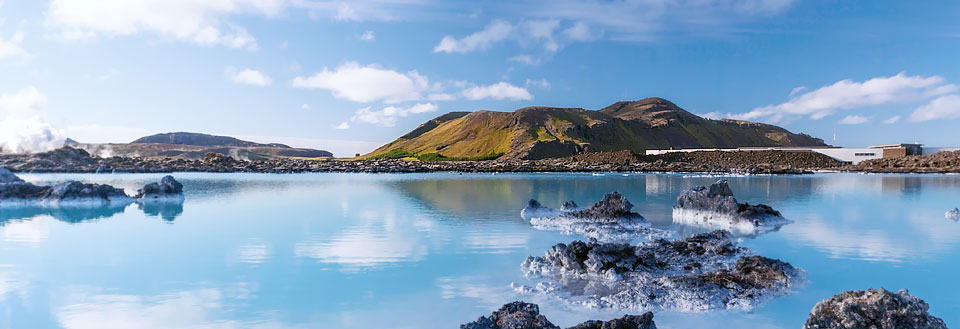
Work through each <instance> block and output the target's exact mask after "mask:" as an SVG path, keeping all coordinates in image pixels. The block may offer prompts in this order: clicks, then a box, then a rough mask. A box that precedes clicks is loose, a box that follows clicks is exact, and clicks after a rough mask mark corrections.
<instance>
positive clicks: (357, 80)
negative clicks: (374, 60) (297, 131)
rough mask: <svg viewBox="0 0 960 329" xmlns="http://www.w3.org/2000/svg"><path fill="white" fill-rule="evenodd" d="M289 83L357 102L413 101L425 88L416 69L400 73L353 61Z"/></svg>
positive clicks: (422, 78) (425, 85) (423, 78)
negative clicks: (321, 90) (322, 90)
mask: <svg viewBox="0 0 960 329" xmlns="http://www.w3.org/2000/svg"><path fill="white" fill-rule="evenodd" d="M293 86H294V87H298V88H306V89H326V90H330V91H331V92H332V93H333V96H334V97H336V98H342V99H347V100H351V101H354V102H360V103H368V102H374V101H384V102H387V103H399V102H403V101H409V100H417V99H420V98H421V93H422V92H424V91H426V90H427V89H429V83H428V81H427V78H426V77H424V76H421V75H420V74H419V73H417V71H410V72H407V73H400V72H397V71H393V70H388V69H383V68H380V67H379V66H376V65H367V66H361V65H360V64H358V63H357V62H347V63H344V64H343V65H340V66H339V67H337V69H336V70H335V71H331V70H329V69H327V68H323V71H322V72H319V73H317V74H315V75H313V76H311V77H296V78H295V79H293Z"/></svg>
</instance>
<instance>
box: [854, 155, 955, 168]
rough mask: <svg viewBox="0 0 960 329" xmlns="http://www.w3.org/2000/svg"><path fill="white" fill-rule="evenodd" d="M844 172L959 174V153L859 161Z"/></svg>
mask: <svg viewBox="0 0 960 329" xmlns="http://www.w3.org/2000/svg"><path fill="white" fill-rule="evenodd" d="M844 170H849V171H860V172H873V173H960V151H949V152H948V151H945V152H937V153H934V154H927V155H908V156H904V157H898V158H882V159H871V160H866V161H861V162H860V163H858V164H857V165H855V166H848V167H846V168H844Z"/></svg>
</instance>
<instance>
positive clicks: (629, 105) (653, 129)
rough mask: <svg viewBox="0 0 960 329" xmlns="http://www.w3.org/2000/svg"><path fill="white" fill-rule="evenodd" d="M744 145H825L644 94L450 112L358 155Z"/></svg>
mask: <svg viewBox="0 0 960 329" xmlns="http://www.w3.org/2000/svg"><path fill="white" fill-rule="evenodd" d="M748 146H827V145H826V144H824V143H823V140H821V139H819V138H814V137H811V136H809V135H806V134H794V133H791V132H790V131H787V130H786V129H783V128H780V127H777V126H774V125H769V124H763V123H756V122H748V121H739V120H711V119H706V118H702V117H699V116H697V115H695V114H693V113H690V112H687V111H686V110H684V109H682V108H680V107H679V106H677V105H675V104H673V103H671V102H670V101H668V100H665V99H662V98H656V97H652V98H645V99H641V100H638V101H632V102H617V103H614V104H612V105H610V106H607V107H605V108H603V109H600V110H598V111H593V110H585V109H581V108H554V107H525V108H522V109H518V110H516V111H513V112H495V111H476V112H451V113H447V114H444V115H441V116H439V117H437V118H434V119H432V120H430V121H427V122H426V123H424V124H421V125H420V126H419V127H417V128H416V129H414V130H413V131H411V132H409V133H407V134H406V135H403V136H401V137H400V138H398V139H397V140H395V141H393V142H391V143H389V144H387V145H384V146H381V147H380V148H378V149H376V150H375V151H373V152H371V153H370V154H367V155H365V156H363V158H383V157H388V158H396V157H409V156H412V157H418V158H420V159H431V160H437V159H439V160H443V159H489V158H496V157H501V156H502V157H503V158H505V159H543V158H551V157H562V156H568V155H573V154H578V153H583V152H593V151H620V150H629V151H633V152H637V153H643V152H644V151H645V150H647V149H668V148H736V147H748Z"/></svg>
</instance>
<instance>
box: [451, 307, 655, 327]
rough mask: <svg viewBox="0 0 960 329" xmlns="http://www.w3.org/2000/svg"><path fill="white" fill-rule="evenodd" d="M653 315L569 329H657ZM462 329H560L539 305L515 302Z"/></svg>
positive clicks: (633, 316) (627, 317)
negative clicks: (544, 313)
mask: <svg viewBox="0 0 960 329" xmlns="http://www.w3.org/2000/svg"><path fill="white" fill-rule="evenodd" d="M656 328H657V326H656V324H654V322H653V313H652V312H647V313H644V314H643V315H625V316H623V317H622V318H619V319H613V320H610V321H597V320H593V321H587V322H584V323H581V324H578V325H575V326H573V327H570V328H568V329H656ZM460 329H560V327H558V326H556V325H554V324H553V323H550V321H549V320H547V318H546V317H545V316H543V315H542V314H540V307H539V306H537V304H530V303H524V302H513V303H509V304H506V305H503V307H501V308H500V309H499V310H497V311H494V312H493V314H490V316H489V317H486V316H481V317H480V318H479V319H477V321H474V322H470V323H467V324H464V325H461V326H460Z"/></svg>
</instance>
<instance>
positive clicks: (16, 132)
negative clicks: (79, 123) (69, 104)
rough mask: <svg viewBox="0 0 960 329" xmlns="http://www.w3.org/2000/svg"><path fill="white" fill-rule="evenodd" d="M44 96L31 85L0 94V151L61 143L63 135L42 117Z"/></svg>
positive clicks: (45, 147) (24, 150) (45, 148)
mask: <svg viewBox="0 0 960 329" xmlns="http://www.w3.org/2000/svg"><path fill="white" fill-rule="evenodd" d="M46 103H47V97H46V96H45V95H44V94H43V93H41V92H40V91H39V90H37V88H34V87H33V86H29V87H26V88H24V89H21V90H20V91H19V92H17V93H15V94H0V152H13V153H33V152H45V151H49V150H52V149H56V148H58V147H61V146H63V142H64V140H65V138H64V137H63V132H62V131H61V130H58V129H55V128H54V127H53V126H51V125H50V124H49V123H47V122H46V121H44V119H43V107H44V105H46Z"/></svg>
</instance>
